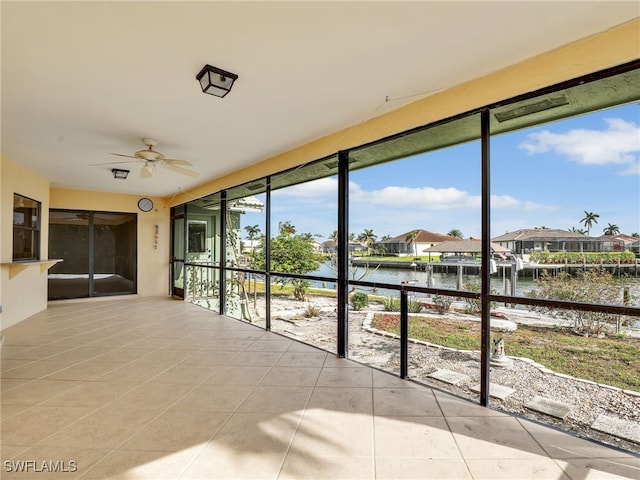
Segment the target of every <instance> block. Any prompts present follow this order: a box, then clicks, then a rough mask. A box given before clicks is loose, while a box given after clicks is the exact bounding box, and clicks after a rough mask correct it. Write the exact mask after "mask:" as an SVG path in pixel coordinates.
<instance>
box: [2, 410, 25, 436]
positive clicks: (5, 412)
mask: <svg viewBox="0 0 640 480" xmlns="http://www.w3.org/2000/svg"><path fill="white" fill-rule="evenodd" d="M30 408H33V405H0V415H2V421H4V420H7V419H9V418H11V417H14V416H16V415H18V414H19V413H22V412H24V411H26V410H29V409H30ZM1 433H2V431H0V434H1Z"/></svg>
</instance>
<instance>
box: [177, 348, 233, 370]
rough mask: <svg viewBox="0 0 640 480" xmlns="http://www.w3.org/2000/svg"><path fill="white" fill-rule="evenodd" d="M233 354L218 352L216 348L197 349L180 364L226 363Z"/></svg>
mask: <svg viewBox="0 0 640 480" xmlns="http://www.w3.org/2000/svg"><path fill="white" fill-rule="evenodd" d="M232 356H233V355H229V353H228V352H219V351H217V350H199V351H197V352H193V353H191V355H189V356H188V357H187V358H186V359H185V360H184V361H183V362H182V363H181V365H209V366H212V367H213V366H222V365H226V364H227V362H228V361H229V360H230V359H231V357H232Z"/></svg>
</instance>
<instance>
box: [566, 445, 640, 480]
mask: <svg viewBox="0 0 640 480" xmlns="http://www.w3.org/2000/svg"><path fill="white" fill-rule="evenodd" d="M604 453H607V452H604ZM556 463H557V464H558V465H559V466H560V468H562V470H563V471H564V473H565V474H566V475H567V476H568V477H569V478H571V480H583V479H587V480H592V479H593V480H630V479H632V480H636V479H638V478H640V457H637V456H631V455H628V456H626V457H625V458H619V457H613V458H572V459H569V460H556Z"/></svg>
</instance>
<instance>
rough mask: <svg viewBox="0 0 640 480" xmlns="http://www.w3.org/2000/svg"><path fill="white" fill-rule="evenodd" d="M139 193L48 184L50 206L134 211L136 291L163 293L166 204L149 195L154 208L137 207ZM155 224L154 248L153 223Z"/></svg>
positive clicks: (166, 282)
mask: <svg viewBox="0 0 640 480" xmlns="http://www.w3.org/2000/svg"><path fill="white" fill-rule="evenodd" d="M139 199H140V195H124V194H117V193H105V192H96V191H90V190H69V189H61V188H52V189H51V195H50V201H51V204H50V208H64V209H83V210H102V211H109V212H121V213H137V214H138V294H140V295H167V294H168V290H169V287H168V285H169V245H170V239H169V220H170V215H169V208H168V207H165V206H164V202H163V201H162V199H160V198H153V197H151V200H153V203H154V209H153V210H152V211H150V212H141V211H139V210H138V200H139ZM155 225H158V227H159V232H158V233H159V236H158V248H154V227H155Z"/></svg>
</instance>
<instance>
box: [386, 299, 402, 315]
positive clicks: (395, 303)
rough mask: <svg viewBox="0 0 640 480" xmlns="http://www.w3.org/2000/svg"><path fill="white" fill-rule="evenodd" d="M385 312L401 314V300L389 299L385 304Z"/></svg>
mask: <svg viewBox="0 0 640 480" xmlns="http://www.w3.org/2000/svg"><path fill="white" fill-rule="evenodd" d="M382 305H383V307H384V311H385V312H399V311H400V299H399V298H393V297H387V298H385V300H384V302H383V304H382Z"/></svg>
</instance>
